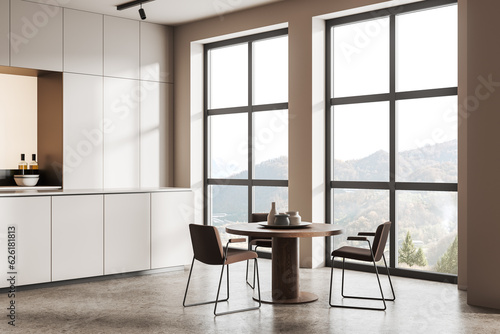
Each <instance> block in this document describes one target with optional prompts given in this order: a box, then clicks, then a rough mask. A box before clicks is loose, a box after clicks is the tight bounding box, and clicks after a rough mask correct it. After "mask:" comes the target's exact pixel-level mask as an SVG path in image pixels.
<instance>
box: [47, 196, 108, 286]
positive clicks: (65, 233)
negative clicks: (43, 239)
mask: <svg viewBox="0 0 500 334" xmlns="http://www.w3.org/2000/svg"><path fill="white" fill-rule="evenodd" d="M103 248H104V247H103V195H78V196H53V197H52V280H53V281H59V280H67V279H74V278H83V277H91V276H100V275H103V258H104V254H103Z"/></svg>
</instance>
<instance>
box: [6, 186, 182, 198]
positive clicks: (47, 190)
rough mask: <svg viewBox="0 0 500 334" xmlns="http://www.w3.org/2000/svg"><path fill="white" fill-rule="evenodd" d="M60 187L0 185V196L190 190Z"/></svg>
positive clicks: (177, 189)
mask: <svg viewBox="0 0 500 334" xmlns="http://www.w3.org/2000/svg"><path fill="white" fill-rule="evenodd" d="M60 188H61V187H56V188H55V189H54V187H44V186H39V187H37V186H35V187H16V186H6V187H0V197H23V196H65V195H66V196H68V195H104V194H128V193H152V192H171V191H191V189H189V188H174V187H166V188H121V189H60Z"/></svg>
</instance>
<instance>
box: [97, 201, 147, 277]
mask: <svg viewBox="0 0 500 334" xmlns="http://www.w3.org/2000/svg"><path fill="white" fill-rule="evenodd" d="M150 233H151V231H150V194H149V193H144V194H116V195H105V196H104V274H106V275H108V274H117V273H124V272H131V271H139V270H147V269H150Z"/></svg>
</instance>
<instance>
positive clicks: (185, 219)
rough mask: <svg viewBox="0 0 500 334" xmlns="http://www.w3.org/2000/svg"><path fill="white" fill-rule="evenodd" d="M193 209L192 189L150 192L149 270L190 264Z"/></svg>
mask: <svg viewBox="0 0 500 334" xmlns="http://www.w3.org/2000/svg"><path fill="white" fill-rule="evenodd" d="M193 208H194V195H193V193H192V192H191V191H178V192H176V191H173V192H165V193H153V194H151V269H157V268H163V267H172V266H180V265H186V264H190V263H191V260H192V258H193V250H192V247H191V237H190V235H189V224H190V223H192V222H193V214H194V209H193Z"/></svg>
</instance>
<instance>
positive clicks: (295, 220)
mask: <svg viewBox="0 0 500 334" xmlns="http://www.w3.org/2000/svg"><path fill="white" fill-rule="evenodd" d="M286 213H287V214H288V215H290V217H289V219H290V225H300V223H301V221H302V218H301V217H300V216H299V212H298V211H287V212H286Z"/></svg>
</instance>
